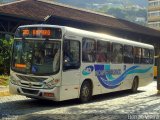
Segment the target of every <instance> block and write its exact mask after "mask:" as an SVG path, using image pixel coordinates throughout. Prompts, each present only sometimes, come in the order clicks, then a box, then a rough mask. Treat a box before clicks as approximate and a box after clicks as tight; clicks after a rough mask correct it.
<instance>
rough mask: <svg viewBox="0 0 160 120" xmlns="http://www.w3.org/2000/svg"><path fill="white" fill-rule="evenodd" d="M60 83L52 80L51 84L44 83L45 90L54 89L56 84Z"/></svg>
mask: <svg viewBox="0 0 160 120" xmlns="http://www.w3.org/2000/svg"><path fill="white" fill-rule="evenodd" d="M58 82H59V80H57V79H56V80H51V81H49V82H47V83H44V84H45V85H44V88H45V89H48V88H49V89H52V88H54V86H55V84H57V83H58Z"/></svg>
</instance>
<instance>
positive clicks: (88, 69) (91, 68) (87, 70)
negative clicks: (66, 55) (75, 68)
mask: <svg viewBox="0 0 160 120" xmlns="http://www.w3.org/2000/svg"><path fill="white" fill-rule="evenodd" d="M93 70H94V67H93V66H92V65H90V66H87V67H86V68H85V69H84V70H83V71H82V74H83V75H85V76H87V75H89V74H91V73H92V71H93Z"/></svg>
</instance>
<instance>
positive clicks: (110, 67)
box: [101, 64, 124, 93]
mask: <svg viewBox="0 0 160 120" xmlns="http://www.w3.org/2000/svg"><path fill="white" fill-rule="evenodd" d="M104 69H105V71H106V74H105V80H104V81H103V82H104V83H103V82H101V87H102V93H110V92H114V91H120V90H121V89H122V88H121V84H116V83H114V82H116V81H117V80H119V76H120V75H121V74H122V73H123V69H124V68H123V64H104ZM106 81H109V82H108V83H107V82H106Z"/></svg>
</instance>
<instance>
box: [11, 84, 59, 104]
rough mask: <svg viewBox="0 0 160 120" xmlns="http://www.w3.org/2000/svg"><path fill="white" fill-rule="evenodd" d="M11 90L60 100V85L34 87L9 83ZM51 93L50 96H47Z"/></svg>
mask: <svg viewBox="0 0 160 120" xmlns="http://www.w3.org/2000/svg"><path fill="white" fill-rule="evenodd" d="M9 92H10V93H11V94H19V95H24V96H27V97H30V98H38V99H48V100H53V101H59V100H60V97H59V93H60V87H54V88H53V89H34V88H27V87H22V86H18V85H15V84H12V83H11V82H10V83H9ZM47 95H50V96H47Z"/></svg>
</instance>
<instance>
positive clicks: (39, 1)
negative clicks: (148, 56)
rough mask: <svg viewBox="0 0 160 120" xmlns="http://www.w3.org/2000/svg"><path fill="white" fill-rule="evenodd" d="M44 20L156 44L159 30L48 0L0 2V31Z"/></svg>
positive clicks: (44, 21) (159, 37)
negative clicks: (1, 3) (0, 3)
mask: <svg viewBox="0 0 160 120" xmlns="http://www.w3.org/2000/svg"><path fill="white" fill-rule="evenodd" d="M35 23H40V24H42V23H45V24H54V25H64V26H71V27H76V28H80V29H84V30H90V31H94V32H100V33H107V34H110V35H114V36H117V37H122V38H128V39H131V40H134V41H141V42H145V43H149V44H153V45H155V46H157V45H159V43H160V42H159V39H160V32H159V31H157V30H154V29H151V28H148V27H144V26H141V25H138V24H135V23H132V22H129V21H126V20H122V19H118V18H115V17H113V16H110V15H106V14H100V13H97V12H92V11H88V10H84V9H79V8H75V7H70V6H66V5H63V4H58V3H55V2H52V1H49V0H20V1H17V2H12V3H8V4H3V5H0V35H1V36H4V35H6V34H11V35H13V34H14V32H15V30H16V28H17V27H18V26H20V25H25V24H35Z"/></svg>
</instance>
